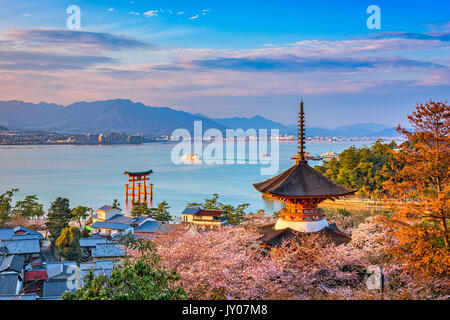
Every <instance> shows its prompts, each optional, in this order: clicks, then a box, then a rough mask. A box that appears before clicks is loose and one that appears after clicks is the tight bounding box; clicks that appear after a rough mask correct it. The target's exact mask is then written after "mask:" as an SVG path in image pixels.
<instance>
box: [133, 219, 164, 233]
mask: <svg viewBox="0 0 450 320" xmlns="http://www.w3.org/2000/svg"><path fill="white" fill-rule="evenodd" d="M160 226H161V223H160V222H158V221H145V222H144V223H143V224H141V225H140V226H138V227H136V228H135V229H134V232H135V233H136V232H137V233H139V232H145V233H153V232H156V231H158V229H159V227H160Z"/></svg>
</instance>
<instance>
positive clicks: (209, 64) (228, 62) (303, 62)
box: [161, 55, 443, 73]
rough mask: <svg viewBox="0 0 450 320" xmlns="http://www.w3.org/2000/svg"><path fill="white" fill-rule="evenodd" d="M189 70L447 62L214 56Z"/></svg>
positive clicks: (347, 67)
mask: <svg viewBox="0 0 450 320" xmlns="http://www.w3.org/2000/svg"><path fill="white" fill-rule="evenodd" d="M184 65H185V68H186V69H187V70H193V69H195V68H199V69H210V70H219V69H225V70H230V71H240V72H288V73H305V72H318V71H330V70H341V71H346V70H350V71H356V70H358V69H365V68H366V69H372V68H442V67H443V66H441V65H439V64H436V63H431V62H421V61H416V60H411V59H404V58H400V57H358V58H331V57H329V58H313V57H298V56H293V55H287V56H277V57H241V58H226V57H219V58H212V59H203V60H192V61H190V62H187V63H186V62H185V63H184ZM161 69H162V70H180V66H176V65H175V66H168V65H166V66H163V67H161Z"/></svg>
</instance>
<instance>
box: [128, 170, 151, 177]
mask: <svg viewBox="0 0 450 320" xmlns="http://www.w3.org/2000/svg"><path fill="white" fill-rule="evenodd" d="M150 173H153V170H147V171H141V172H130V171H125V172H124V174H126V175H127V176H129V177H132V176H148V175H149V174H150Z"/></svg>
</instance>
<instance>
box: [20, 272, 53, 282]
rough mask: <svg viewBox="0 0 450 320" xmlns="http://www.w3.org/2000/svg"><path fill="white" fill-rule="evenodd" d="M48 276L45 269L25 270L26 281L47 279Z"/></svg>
mask: <svg viewBox="0 0 450 320" xmlns="http://www.w3.org/2000/svg"><path fill="white" fill-rule="evenodd" d="M47 278H48V277H47V272H46V271H45V270H34V271H25V281H38V280H47Z"/></svg>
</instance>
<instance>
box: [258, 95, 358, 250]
mask: <svg viewBox="0 0 450 320" xmlns="http://www.w3.org/2000/svg"><path fill="white" fill-rule="evenodd" d="M304 118H305V116H304V110H303V101H301V102H300V113H299V120H298V125H299V131H298V133H299V134H298V154H297V155H296V156H295V160H296V163H295V165H294V166H292V167H291V168H289V169H287V170H286V171H284V172H282V173H280V174H279V175H277V176H275V177H273V178H271V179H268V180H266V181H263V182H260V183H255V184H253V186H254V187H255V188H256V190H258V191H259V192H261V193H262V194H263V196H265V197H270V198H272V199H276V200H280V201H283V202H284V203H285V204H286V207H285V208H283V209H282V210H281V212H280V215H279V217H278V220H277V222H276V223H275V224H274V225H269V226H266V227H265V228H264V230H263V231H264V236H263V237H262V240H263V241H264V242H266V243H268V244H270V245H277V244H279V243H280V242H281V241H282V239H283V238H285V237H286V236H290V235H291V234H293V233H299V232H300V233H311V232H321V233H324V234H325V235H326V236H330V237H331V238H332V239H333V240H334V241H335V242H338V243H342V242H347V241H348V240H349V239H350V238H349V236H348V235H346V234H345V233H343V232H341V231H339V230H338V229H337V227H336V226H335V225H329V224H328V222H327V220H326V219H325V216H324V214H323V213H322V211H321V210H320V209H319V208H318V204H319V203H320V202H322V201H324V200H326V199H336V198H339V197H342V196H347V195H351V194H353V193H354V192H356V190H350V189H347V188H345V187H343V186H341V185H339V184H337V183H335V182H333V181H331V180H330V179H328V178H326V177H325V176H323V175H322V174H321V173H320V172H318V171H316V170H314V169H313V168H312V167H310V166H309V165H308V161H307V160H306V156H305V151H304V149H305V130H304V129H305V128H304V127H305V126H304Z"/></svg>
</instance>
